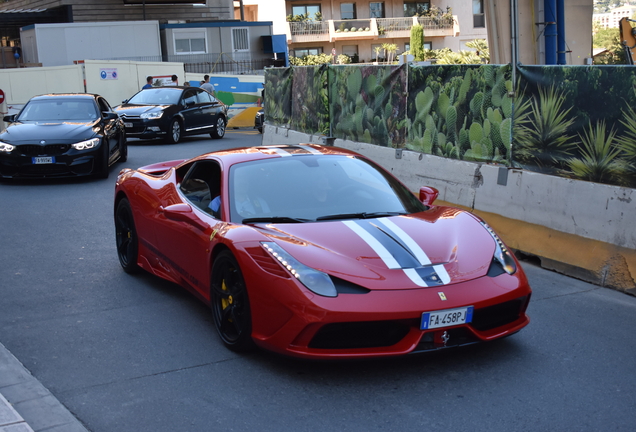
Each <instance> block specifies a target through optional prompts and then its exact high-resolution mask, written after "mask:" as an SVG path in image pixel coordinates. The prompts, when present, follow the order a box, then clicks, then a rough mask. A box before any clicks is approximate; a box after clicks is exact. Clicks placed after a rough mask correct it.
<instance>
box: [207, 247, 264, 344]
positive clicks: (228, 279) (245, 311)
mask: <svg viewBox="0 0 636 432" xmlns="http://www.w3.org/2000/svg"><path fill="white" fill-rule="evenodd" d="M210 307H211V308H212V315H213V318H214V325H215V326H216V330H217V332H218V333H219V336H220V337H221V340H222V341H223V344H224V345H225V346H226V347H227V348H229V349H231V350H232V351H248V350H250V349H251V348H253V347H254V342H253V341H252V318H251V314H250V303H249V298H248V295H247V288H246V287H245V280H244V279H243V274H242V273H241V269H240V268H239V266H238V262H237V261H236V258H234V255H233V254H232V253H231V252H230V251H228V250H226V251H223V252H221V253H220V254H219V256H218V257H217V258H216V260H215V261H214V265H213V266H212V278H211V287H210Z"/></svg>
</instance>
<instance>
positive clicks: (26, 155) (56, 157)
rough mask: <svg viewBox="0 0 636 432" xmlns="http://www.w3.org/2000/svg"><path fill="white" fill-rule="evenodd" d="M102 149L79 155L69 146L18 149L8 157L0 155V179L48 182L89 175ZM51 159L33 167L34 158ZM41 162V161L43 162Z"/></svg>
mask: <svg viewBox="0 0 636 432" xmlns="http://www.w3.org/2000/svg"><path fill="white" fill-rule="evenodd" d="M101 151H102V148H101V145H100V146H98V147H96V148H95V149H91V150H90V151H78V150H75V149H73V148H72V147H71V145H70V144H55V145H47V146H44V148H43V146H37V145H26V146H25V145H20V146H16V149H14V150H13V151H12V152H11V153H0V177H2V178H49V177H51V178H52V177H59V178H63V177H76V176H85V175H91V174H93V173H94V172H95V169H96V167H97V166H99V165H98V160H99V152H101ZM36 157H37V158H51V159H50V161H47V162H46V163H36V159H35V158H36ZM43 160H44V159H40V161H43Z"/></svg>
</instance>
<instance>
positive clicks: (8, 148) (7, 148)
mask: <svg viewBox="0 0 636 432" xmlns="http://www.w3.org/2000/svg"><path fill="white" fill-rule="evenodd" d="M14 148H15V146H12V145H11V144H7V143H6V142H2V141H0V152H5V153H10V152H12V151H13V149H14Z"/></svg>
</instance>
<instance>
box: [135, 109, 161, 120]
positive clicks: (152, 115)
mask: <svg viewBox="0 0 636 432" xmlns="http://www.w3.org/2000/svg"><path fill="white" fill-rule="evenodd" d="M162 115H163V111H153V112H147V113H143V114H142V115H140V116H139V117H140V118H142V119H158V118H161V116H162Z"/></svg>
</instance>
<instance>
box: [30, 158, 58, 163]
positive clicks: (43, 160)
mask: <svg viewBox="0 0 636 432" xmlns="http://www.w3.org/2000/svg"><path fill="white" fill-rule="evenodd" d="M31 162H32V163H34V164H36V165H37V164H54V163H55V157H54V156H40V157H34V158H31Z"/></svg>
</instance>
